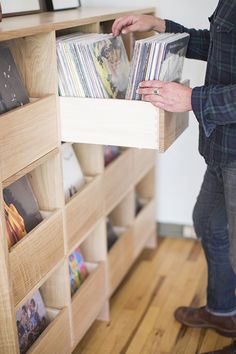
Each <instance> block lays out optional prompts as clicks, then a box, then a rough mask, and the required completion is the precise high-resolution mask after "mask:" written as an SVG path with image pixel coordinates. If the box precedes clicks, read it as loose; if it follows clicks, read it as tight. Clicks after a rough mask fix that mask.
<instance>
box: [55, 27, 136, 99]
mask: <svg viewBox="0 0 236 354" xmlns="http://www.w3.org/2000/svg"><path fill="white" fill-rule="evenodd" d="M57 60H58V73H59V93H60V95H61V96H72V97H76V96H79V97H94V98H124V97H125V93H126V89H127V84H128V77H129V69H130V64H129V61H128V58H127V54H126V51H125V47H124V44H123V41H122V38H121V37H113V36H112V35H109V34H97V33H89V34H84V33H75V34H70V35H66V36H62V37H59V38H58V40H57Z"/></svg>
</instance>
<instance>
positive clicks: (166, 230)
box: [157, 223, 196, 239]
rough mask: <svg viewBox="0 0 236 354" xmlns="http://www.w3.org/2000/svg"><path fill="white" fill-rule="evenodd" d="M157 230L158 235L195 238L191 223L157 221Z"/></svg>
mask: <svg viewBox="0 0 236 354" xmlns="http://www.w3.org/2000/svg"><path fill="white" fill-rule="evenodd" d="M157 230H158V235H159V236H165V237H180V238H192V239H196V234H195V231H194V228H193V226H192V225H180V224H171V223H157Z"/></svg>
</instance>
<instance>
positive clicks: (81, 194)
mask: <svg viewBox="0 0 236 354" xmlns="http://www.w3.org/2000/svg"><path fill="white" fill-rule="evenodd" d="M103 212H104V203H103V199H102V178H101V177H100V176H97V177H95V178H93V179H92V180H91V181H90V182H88V183H86V184H85V186H84V187H83V188H81V190H79V191H78V193H77V194H76V195H75V196H74V197H72V199H71V200H70V201H69V202H68V203H67V205H66V207H65V221H66V229H67V235H68V245H69V250H72V249H74V248H75V247H76V245H77V244H78V242H79V241H80V239H82V238H83V237H84V236H85V235H86V234H88V233H89V232H90V231H91V230H92V228H93V227H94V226H95V225H96V223H97V222H98V220H99V219H100V218H101V217H102V215H103Z"/></svg>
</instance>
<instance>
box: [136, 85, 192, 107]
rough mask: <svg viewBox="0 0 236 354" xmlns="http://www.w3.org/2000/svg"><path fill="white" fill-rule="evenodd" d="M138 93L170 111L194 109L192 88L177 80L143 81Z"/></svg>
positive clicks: (146, 99)
mask: <svg viewBox="0 0 236 354" xmlns="http://www.w3.org/2000/svg"><path fill="white" fill-rule="evenodd" d="M137 93H138V94H140V95H142V100H143V101H147V102H151V103H152V104H153V105H154V106H156V107H158V108H161V109H164V110H165V111H168V112H188V111H191V110H192V103H191V97H192V89H191V88H189V87H186V86H184V85H182V84H177V83H175V82H163V81H157V80H152V81H143V82H141V83H140V84H139V88H138V90H137Z"/></svg>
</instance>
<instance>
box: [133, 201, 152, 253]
mask: <svg viewBox="0 0 236 354" xmlns="http://www.w3.org/2000/svg"><path fill="white" fill-rule="evenodd" d="M155 228H156V222H155V200H154V199H153V200H151V201H150V202H149V203H148V204H146V205H145V206H144V207H143V208H142V210H141V211H140V212H139V214H138V215H137V217H136V219H135V222H134V226H133V237H134V256H135V258H136V257H137V256H138V255H139V253H140V252H141V250H142V249H143V248H144V246H145V244H146V243H147V241H148V239H149V238H150V236H151V235H152V234H153V231H154V230H155Z"/></svg>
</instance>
